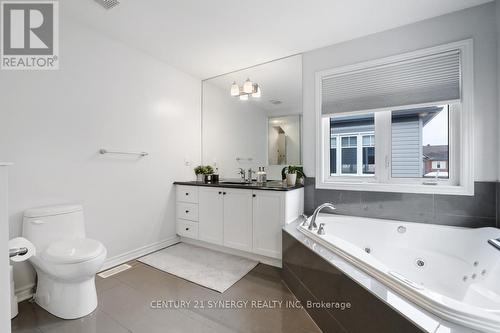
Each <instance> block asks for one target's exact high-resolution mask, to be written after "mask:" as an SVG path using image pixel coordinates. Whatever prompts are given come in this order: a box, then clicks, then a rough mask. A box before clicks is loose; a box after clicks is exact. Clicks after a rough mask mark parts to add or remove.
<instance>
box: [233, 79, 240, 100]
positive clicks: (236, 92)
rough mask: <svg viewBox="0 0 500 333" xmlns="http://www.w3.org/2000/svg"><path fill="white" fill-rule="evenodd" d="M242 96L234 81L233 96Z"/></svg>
mask: <svg viewBox="0 0 500 333" xmlns="http://www.w3.org/2000/svg"><path fill="white" fill-rule="evenodd" d="M239 95H240V87H239V86H238V84H237V83H236V81H233V84H232V85H231V96H239Z"/></svg>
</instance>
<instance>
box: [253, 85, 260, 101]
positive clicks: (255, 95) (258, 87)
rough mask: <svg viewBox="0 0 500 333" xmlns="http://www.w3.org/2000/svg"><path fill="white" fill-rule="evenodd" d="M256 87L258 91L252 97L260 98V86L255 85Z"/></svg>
mask: <svg viewBox="0 0 500 333" xmlns="http://www.w3.org/2000/svg"><path fill="white" fill-rule="evenodd" d="M255 86H256V87H257V89H255V92H254V93H253V94H252V97H255V98H260V96H262V92H261V91H260V86H259V85H258V84H255Z"/></svg>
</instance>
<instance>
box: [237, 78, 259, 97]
mask: <svg viewBox="0 0 500 333" xmlns="http://www.w3.org/2000/svg"><path fill="white" fill-rule="evenodd" d="M231 96H233V97H239V98H240V100H242V101H248V98H249V96H252V98H260V97H261V96H262V91H261V89H260V86H259V85H258V84H257V83H253V82H252V81H250V79H249V78H248V79H246V81H245V83H243V86H242V87H240V86H239V85H238V84H237V83H236V81H233V83H232V84H231Z"/></svg>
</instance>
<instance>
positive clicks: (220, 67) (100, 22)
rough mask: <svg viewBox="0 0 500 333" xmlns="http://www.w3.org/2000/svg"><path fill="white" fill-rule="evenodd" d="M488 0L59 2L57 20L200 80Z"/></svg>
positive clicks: (128, 0) (143, 0) (162, 0)
mask: <svg viewBox="0 0 500 333" xmlns="http://www.w3.org/2000/svg"><path fill="white" fill-rule="evenodd" d="M490 1H491V0H397V1H395V0H355V1H353V0H308V1H305V0H292V1H289V0H253V1H238V0H231V1H229V0H208V1H207V0H176V1H174V0H140V1H139V0H120V2H121V4H120V5H119V6H118V7H115V8H113V9H110V10H105V9H104V8H102V7H100V5H99V4H97V3H96V2H95V1H93V0H64V1H60V2H59V3H60V8H61V12H62V15H70V16H71V18H72V19H74V20H78V21H80V22H81V23H83V24H85V25H87V26H89V27H91V28H93V29H95V30H97V31H99V32H100V33H101V34H104V35H107V36H109V37H111V38H114V39H118V40H120V41H122V42H124V43H126V44H128V45H130V46H132V47H135V48H137V49H140V50H142V51H144V52H146V53H148V54H150V55H152V56H154V57H156V58H158V59H160V60H162V61H165V62H167V63H168V64H170V65H172V66H174V67H177V68H179V69H181V70H183V71H185V72H187V73H190V74H192V75H194V76H196V77H198V78H201V79H204V78H208V77H211V76H215V75H218V74H222V73H226V72H230V71H233V70H236V69H240V68H244V67H248V66H252V65H255V64H258V63H262V62H266V61H269V60H272V59H277V58H281V57H284V56H288V55H291V54H296V53H301V52H304V51H308V50H312V49H316V48H319V47H323V46H327V45H330V44H335V43H339V42H342V41H346V40H350V39H354V38H357V37H361V36H365V35H369V34H373V33H376V32H380V31H383V30H387V29H391V28H395V27H398V26H402V25H406V24H409V23H413V22H417V21H421V20H424V19H427V18H431V17H435V16H439V15H442V14H446V13H449V12H453V11H457V10H460V9H464V8H467V7H472V6H476V5H480V4H483V3H486V2H490Z"/></svg>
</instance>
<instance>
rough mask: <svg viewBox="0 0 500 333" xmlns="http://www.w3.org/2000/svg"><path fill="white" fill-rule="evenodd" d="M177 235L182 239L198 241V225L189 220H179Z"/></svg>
mask: <svg viewBox="0 0 500 333" xmlns="http://www.w3.org/2000/svg"><path fill="white" fill-rule="evenodd" d="M177 234H178V235H179V236H182V237H188V238H193V239H198V223H196V222H192V221H187V220H177Z"/></svg>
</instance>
